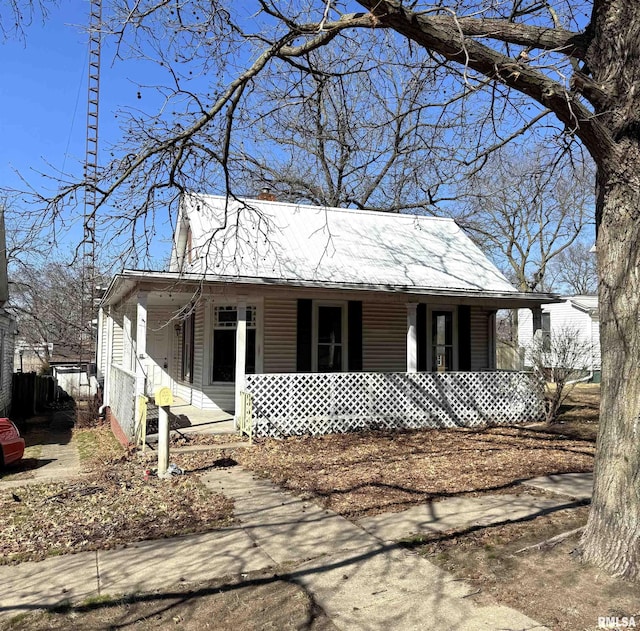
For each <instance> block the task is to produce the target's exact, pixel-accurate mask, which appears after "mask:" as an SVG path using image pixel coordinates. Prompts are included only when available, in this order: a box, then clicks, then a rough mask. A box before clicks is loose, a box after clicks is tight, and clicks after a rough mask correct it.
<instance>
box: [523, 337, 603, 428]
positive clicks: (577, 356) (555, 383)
mask: <svg viewBox="0 0 640 631" xmlns="http://www.w3.org/2000/svg"><path fill="white" fill-rule="evenodd" d="M526 355H527V359H528V362H527V364H528V365H531V366H533V368H534V370H535V371H536V372H537V373H538V374H539V375H540V376H541V377H542V379H543V380H544V384H545V417H546V421H547V423H554V422H555V421H556V420H557V418H558V413H559V412H560V408H561V407H562V405H563V403H564V402H565V401H566V399H567V397H568V396H569V395H570V394H571V392H572V390H573V389H574V387H575V385H576V383H578V381H579V380H580V379H583V378H585V377H587V376H588V374H589V371H590V370H592V368H593V345H592V344H591V342H589V341H587V340H584V339H583V338H582V336H581V335H580V331H579V330H578V329H576V328H575V327H571V326H567V327H564V328H561V329H558V330H556V331H551V332H550V333H549V334H548V335H545V334H544V333H542V331H539V332H538V334H537V335H536V336H535V338H534V340H533V342H532V343H531V346H530V347H529V348H528V349H526Z"/></svg>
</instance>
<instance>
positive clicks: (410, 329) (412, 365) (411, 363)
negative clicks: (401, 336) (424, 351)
mask: <svg viewBox="0 0 640 631" xmlns="http://www.w3.org/2000/svg"><path fill="white" fill-rule="evenodd" d="M417 320H418V304H417V303H415V302H409V303H408V304H407V372H418V333H417Z"/></svg>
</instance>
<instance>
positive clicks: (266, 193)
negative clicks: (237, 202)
mask: <svg viewBox="0 0 640 631" xmlns="http://www.w3.org/2000/svg"><path fill="white" fill-rule="evenodd" d="M258 199H261V200H263V201H265V202H275V201H276V196H275V194H274V193H273V192H272V191H271V187H269V186H263V187H262V190H261V191H260V193H259V194H258Z"/></svg>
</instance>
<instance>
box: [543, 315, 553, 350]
mask: <svg viewBox="0 0 640 631" xmlns="http://www.w3.org/2000/svg"><path fill="white" fill-rule="evenodd" d="M542 350H543V351H544V352H545V353H548V352H550V351H551V314H550V313H545V312H544V311H543V312H542Z"/></svg>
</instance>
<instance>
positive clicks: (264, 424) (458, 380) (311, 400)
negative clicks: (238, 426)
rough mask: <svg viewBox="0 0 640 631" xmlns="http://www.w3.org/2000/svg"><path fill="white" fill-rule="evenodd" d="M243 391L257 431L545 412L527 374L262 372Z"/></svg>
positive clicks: (537, 416)
mask: <svg viewBox="0 0 640 631" xmlns="http://www.w3.org/2000/svg"><path fill="white" fill-rule="evenodd" d="M245 390H246V391H247V392H249V393H251V395H252V398H253V414H252V416H253V432H254V435H256V436H292V435H300V434H314V435H317V434H328V433H333V432H349V431H354V430H360V429H400V428H425V427H432V428H435V427H472V426H475V425H482V424H511V423H523V422H528V421H538V420H541V419H542V418H543V411H544V406H543V390H542V384H541V382H540V379H539V378H538V377H537V376H535V375H534V374H533V373H528V372H455V373H453V372H449V373H366V372H352V373H280V374H261V375H247V377H246V388H245Z"/></svg>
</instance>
